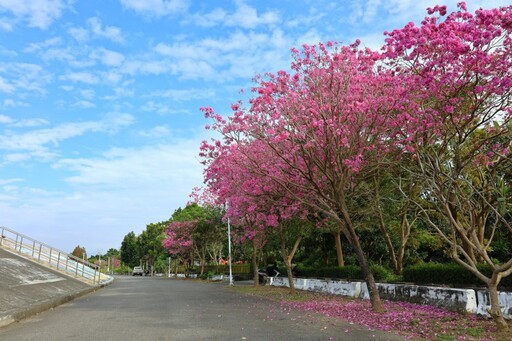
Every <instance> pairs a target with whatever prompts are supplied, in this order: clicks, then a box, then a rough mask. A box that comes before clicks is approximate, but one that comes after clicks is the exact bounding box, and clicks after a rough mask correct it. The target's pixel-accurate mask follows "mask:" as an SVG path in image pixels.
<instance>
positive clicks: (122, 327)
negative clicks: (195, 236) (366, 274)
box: [0, 277, 402, 341]
mask: <svg viewBox="0 0 512 341" xmlns="http://www.w3.org/2000/svg"><path fill="white" fill-rule="evenodd" d="M0 340H2V341H10V340H13V341H14V340H16V341H23V340H31V341H32V340H37V341H46V340H48V341H60V340H108V341H110V340H113V341H115V340H123V341H126V340H144V341H149V340H186V341H188V340H194V341H196V340H223V341H224V340H248V341H250V340H265V341H267V340H402V338H400V337H398V336H396V335H392V334H385V333H379V332H375V331H368V330H364V329H362V328H361V329H358V328H356V327H355V326H354V325H349V324H347V323H343V322H341V321H333V320H329V319H327V318H324V317H321V316H319V315H314V314H310V313H306V312H299V311H292V312H290V311H285V310H283V309H282V308H280V306H279V303H277V302H273V301H270V300H267V299H265V298H258V297H253V296H248V295H243V294H239V293H237V292H235V291H233V290H232V289H231V288H229V287H228V286H227V284H226V283H225V282H222V283H205V282H199V281H192V280H177V279H168V278H152V277H118V278H116V280H115V281H114V283H113V284H112V285H110V286H108V287H106V288H104V289H101V290H99V291H96V292H94V293H92V294H88V295H86V296H83V297H81V298H78V299H76V300H75V301H72V302H69V303H66V304H64V305H61V306H59V307H57V308H55V309H52V310H50V311H46V312H43V313H41V314H39V315H36V316H34V317H32V318H29V319H26V320H23V321H22V322H19V323H15V324H12V325H10V326H8V327H5V328H3V329H0Z"/></svg>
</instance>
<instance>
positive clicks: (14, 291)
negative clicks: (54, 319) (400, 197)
mask: <svg viewBox="0 0 512 341" xmlns="http://www.w3.org/2000/svg"><path fill="white" fill-rule="evenodd" d="M95 289H97V287H93V286H91V285H88V284H86V283H84V282H81V281H78V280H76V279H73V278H71V277H68V276H66V275H65V274H63V273H61V272H57V271H54V270H52V269H49V268H47V267H44V266H41V265H39V264H37V263H36V262H32V261H30V260H28V259H25V258H22V257H20V256H18V255H16V254H14V253H11V252H8V251H6V250H4V249H2V248H0V327H3V326H5V325H8V324H10V323H12V322H15V321H18V320H20V319H23V318H25V317H28V316H31V315H34V314H37V313H39V312H41V311H44V310H47V309H49V308H52V307H55V306H57V305H59V304H62V303H64V302H67V301H70V300H72V299H73V298H75V297H78V296H80V295H83V294H85V293H88V292H91V291H93V290H95Z"/></svg>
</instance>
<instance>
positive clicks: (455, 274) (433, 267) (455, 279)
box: [402, 263, 512, 288]
mask: <svg viewBox="0 0 512 341" xmlns="http://www.w3.org/2000/svg"><path fill="white" fill-rule="evenodd" d="M478 269H479V270H480V271H481V272H482V273H484V274H485V275H487V276H489V275H490V274H491V271H490V269H489V267H488V266H486V265H478ZM402 277H403V280H404V281H405V282H412V283H415V284H442V285H450V286H454V287H471V286H478V287H481V286H485V284H484V283H483V282H482V281H481V280H479V279H478V277H476V276H475V275H473V274H472V273H471V272H469V271H468V270H466V269H465V268H463V267H462V266H461V265H459V264H455V263H447V264H440V263H425V264H418V265H414V266H410V267H407V268H405V269H404V271H403V276H402ZM500 287H506V288H512V276H508V277H505V278H503V279H502V280H501V282H500Z"/></svg>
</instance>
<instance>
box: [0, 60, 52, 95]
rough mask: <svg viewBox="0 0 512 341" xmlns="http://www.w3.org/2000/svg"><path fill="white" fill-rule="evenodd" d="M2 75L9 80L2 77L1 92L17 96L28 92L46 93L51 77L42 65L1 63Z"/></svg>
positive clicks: (0, 79)
mask: <svg viewBox="0 0 512 341" xmlns="http://www.w3.org/2000/svg"><path fill="white" fill-rule="evenodd" d="M0 74H5V75H6V76H7V77H8V79H9V80H7V79H5V78H3V77H2V76H0V91H3V92H6V93H14V92H16V94H17V95H20V94H21V93H24V92H27V91H34V92H38V93H45V92H46V85H47V84H48V83H49V82H50V79H51V76H50V74H49V73H47V72H46V71H45V70H44V69H43V68H42V67H41V66H40V65H36V64H29V63H1V62H0Z"/></svg>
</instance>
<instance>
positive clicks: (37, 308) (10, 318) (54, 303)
mask: <svg viewBox="0 0 512 341" xmlns="http://www.w3.org/2000/svg"><path fill="white" fill-rule="evenodd" d="M111 283H112V282H109V283H108V284H102V285H99V286H95V287H92V288H87V289H84V290H80V291H77V292H74V293H70V294H66V295H62V296H58V297H55V298H52V299H49V300H45V301H42V302H38V303H35V304H33V305H31V306H29V307H24V308H21V309H19V310H18V311H16V312H15V313H13V314H10V315H5V316H0V328H4V327H6V326H8V325H10V324H12V323H14V322H19V321H21V320H23V319H26V318H29V317H32V316H34V315H37V314H39V313H42V312H43V311H46V310H50V309H53V308H55V307H58V306H59V305H62V304H64V303H67V302H70V301H72V300H74V299H76V298H79V297H81V296H84V295H87V294H90V293H92V292H94V291H96V290H99V289H101V288H103V287H106V286H107V285H109V284H111Z"/></svg>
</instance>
